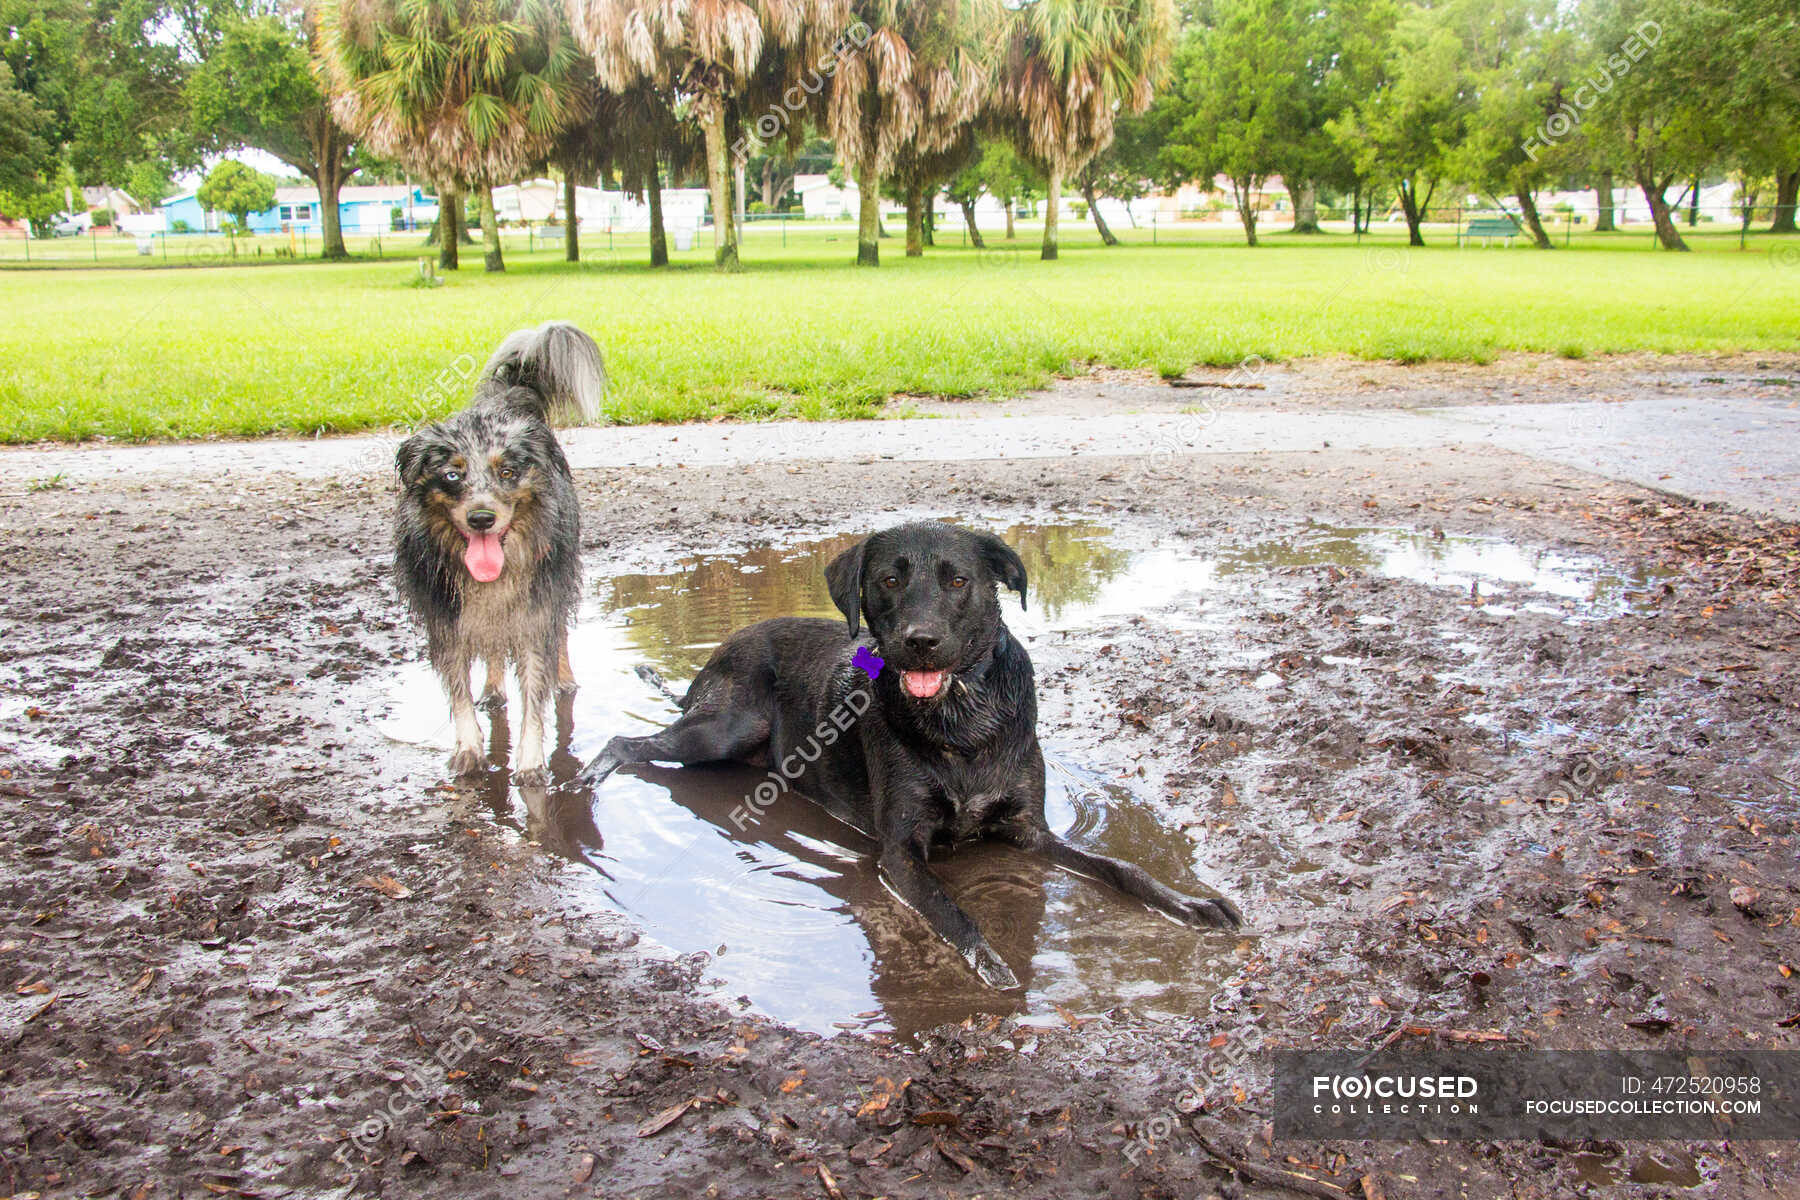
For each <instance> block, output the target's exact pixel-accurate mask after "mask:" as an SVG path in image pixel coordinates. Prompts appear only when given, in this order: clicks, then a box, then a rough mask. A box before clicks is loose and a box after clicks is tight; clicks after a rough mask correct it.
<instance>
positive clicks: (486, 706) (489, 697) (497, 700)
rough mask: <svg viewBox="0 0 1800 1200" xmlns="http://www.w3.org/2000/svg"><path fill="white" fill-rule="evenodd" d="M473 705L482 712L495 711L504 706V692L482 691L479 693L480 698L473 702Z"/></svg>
mask: <svg viewBox="0 0 1800 1200" xmlns="http://www.w3.org/2000/svg"><path fill="white" fill-rule="evenodd" d="M475 707H476V708H479V709H480V710H481V711H482V712H497V711H498V710H500V709H502V708H505V707H506V693H505V692H500V691H495V692H483V693H481V699H479V700H477V701H476V702H475Z"/></svg>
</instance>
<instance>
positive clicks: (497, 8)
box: [315, 0, 585, 271]
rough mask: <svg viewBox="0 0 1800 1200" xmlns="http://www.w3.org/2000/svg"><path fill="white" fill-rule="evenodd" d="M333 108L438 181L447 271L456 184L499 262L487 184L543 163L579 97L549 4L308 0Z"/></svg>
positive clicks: (491, 263) (500, 265) (577, 108)
mask: <svg viewBox="0 0 1800 1200" xmlns="http://www.w3.org/2000/svg"><path fill="white" fill-rule="evenodd" d="M315 3H316V5H317V16H318V26H319V36H318V57H319V61H320V68H321V75H322V76H323V78H324V80H325V85H326V88H327V90H328V91H329V92H330V93H331V97H332V110H333V112H334V113H335V114H336V115H337V118H338V120H339V121H341V122H342V123H343V124H344V127H345V128H347V129H349V130H351V131H352V132H354V133H355V134H356V135H357V136H358V137H359V138H361V139H362V140H363V142H364V143H366V144H367V145H368V146H369V147H370V148H371V149H372V150H373V151H374V152H375V153H376V154H379V155H381V156H383V157H385V158H392V159H396V160H398V161H399V162H400V163H401V164H403V165H404V166H405V167H406V168H407V169H408V170H409V171H412V172H415V173H417V174H420V175H424V176H426V177H427V178H430V179H434V180H436V181H438V184H439V190H440V196H439V199H440V203H441V205H442V206H443V211H444V212H446V213H448V214H450V219H449V221H448V222H446V225H445V230H444V236H443V238H442V239H441V241H442V245H441V247H440V250H439V254H440V258H441V262H442V265H443V266H445V267H447V268H451V269H454V268H455V267H456V265H457V263H456V243H457V236H456V235H457V232H458V231H457V230H455V229H453V228H451V226H453V225H455V224H456V223H457V222H458V220H459V211H460V205H461V202H462V196H461V193H462V189H463V188H465V187H472V188H474V190H475V192H476V194H477V196H478V198H479V199H480V202H481V231H482V240H483V241H484V242H485V243H486V244H487V269H488V270H490V271H501V270H505V268H506V264H505V261H504V259H503V258H502V256H501V253H500V227H499V222H498V220H497V219H496V216H495V213H494V190H493V189H494V187H495V185H496V184H503V183H508V182H511V181H512V180H514V179H516V178H518V177H519V175H520V174H521V173H522V172H523V171H524V170H525V169H526V168H527V167H528V166H530V164H531V163H532V162H534V161H538V160H541V159H543V158H544V157H545V156H546V155H547V154H548V153H549V151H550V149H551V148H552V145H553V143H554V141H555V138H556V136H557V134H558V133H559V131H561V130H562V129H563V128H564V127H565V126H566V125H568V124H569V123H571V122H573V121H576V120H579V119H581V118H582V117H583V116H584V115H585V114H584V112H583V103H584V97H585V93H584V91H583V89H582V86H581V83H582V80H581V76H580V73H579V72H578V71H577V70H576V67H577V65H578V64H579V63H580V61H581V56H580V53H579V51H578V50H577V48H576V46H575V42H574V38H573V36H572V35H571V33H570V30H569V28H568V26H567V24H566V23H565V21H564V18H563V11H562V9H561V7H560V6H559V5H558V4H556V3H554V2H553V0H315Z"/></svg>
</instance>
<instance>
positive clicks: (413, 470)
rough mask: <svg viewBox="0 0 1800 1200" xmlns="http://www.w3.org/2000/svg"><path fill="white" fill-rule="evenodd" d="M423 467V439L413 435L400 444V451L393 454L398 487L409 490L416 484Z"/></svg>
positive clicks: (418, 435) (420, 436)
mask: <svg viewBox="0 0 1800 1200" xmlns="http://www.w3.org/2000/svg"><path fill="white" fill-rule="evenodd" d="M424 465H425V438H424V437H423V436H422V435H420V434H417V433H415V434H413V435H412V436H411V437H409V438H407V439H406V440H405V441H404V442H401V443H400V449H399V450H397V451H396V452H395V453H394V470H396V471H398V472H399V473H400V485H401V486H402V487H408V488H410V487H412V486H413V485H414V484H416V483H418V482H419V473H420V469H421V468H422V467H423V466H424Z"/></svg>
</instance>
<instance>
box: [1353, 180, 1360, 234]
mask: <svg viewBox="0 0 1800 1200" xmlns="http://www.w3.org/2000/svg"><path fill="white" fill-rule="evenodd" d="M1350 232H1351V233H1361V232H1362V184H1360V183H1356V184H1352V185H1351V188H1350Z"/></svg>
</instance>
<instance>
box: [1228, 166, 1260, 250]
mask: <svg viewBox="0 0 1800 1200" xmlns="http://www.w3.org/2000/svg"><path fill="white" fill-rule="evenodd" d="M1231 191H1232V196H1233V199H1235V200H1236V201H1237V210H1238V220H1240V221H1242V222H1243V223H1244V243H1245V245H1249V246H1254V245H1256V207H1255V205H1254V204H1252V203H1251V197H1252V196H1253V195H1254V194H1255V191H1256V181H1255V180H1254V179H1250V180H1245V181H1244V182H1242V183H1240V182H1239V181H1237V180H1235V179H1234V180H1232V181H1231Z"/></svg>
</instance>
